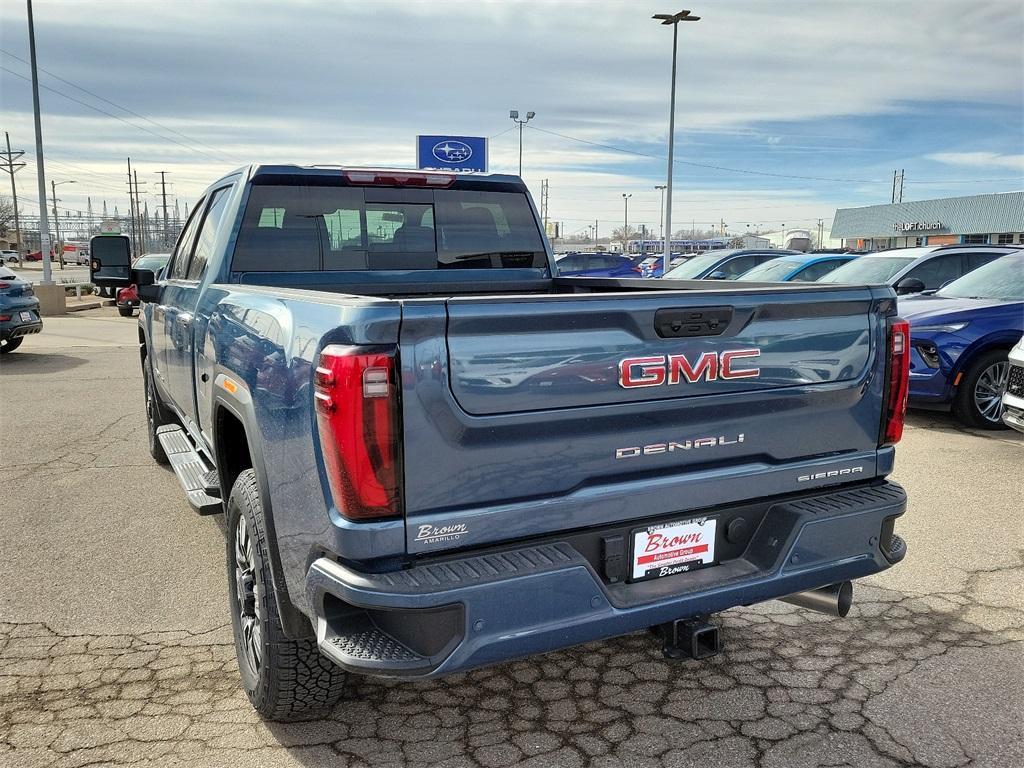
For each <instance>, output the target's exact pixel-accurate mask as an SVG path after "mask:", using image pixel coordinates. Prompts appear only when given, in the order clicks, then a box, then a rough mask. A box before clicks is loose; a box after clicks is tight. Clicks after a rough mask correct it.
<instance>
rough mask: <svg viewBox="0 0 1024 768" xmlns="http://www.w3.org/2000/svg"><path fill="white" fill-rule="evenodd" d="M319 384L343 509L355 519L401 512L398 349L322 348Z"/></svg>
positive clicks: (318, 400)
mask: <svg viewBox="0 0 1024 768" xmlns="http://www.w3.org/2000/svg"><path fill="white" fill-rule="evenodd" d="M313 384H314V395H313V398H314V403H315V405H316V421H317V426H318V428H319V432H320V446H321V448H322V449H323V454H324V465H325V467H326V469H327V478H328V480H329V482H330V485H331V493H332V494H333V496H334V504H335V506H337V508H338V511H339V512H340V513H341V514H342V515H344V516H345V517H347V518H349V519H351V520H368V519H376V518H382V517H394V516H396V515H399V514H401V511H402V510H401V498H400V496H401V493H400V488H399V468H398V460H399V459H398V448H399V446H398V443H399V440H400V437H401V436H400V434H399V432H398V430H399V423H398V389H397V384H396V380H395V358H394V353H393V352H390V351H389V352H381V351H367V348H366V347H344V346H340V345H337V344H332V345H330V346H328V347H326V348H325V349H324V351H323V352H321V353H320V363H319V365H318V366H317V369H316V372H315V373H314V375H313Z"/></svg>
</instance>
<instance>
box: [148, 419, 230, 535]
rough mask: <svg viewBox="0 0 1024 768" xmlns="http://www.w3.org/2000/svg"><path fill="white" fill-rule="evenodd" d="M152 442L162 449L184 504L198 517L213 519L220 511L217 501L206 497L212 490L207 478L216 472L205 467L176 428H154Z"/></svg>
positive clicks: (186, 439)
mask: <svg viewBox="0 0 1024 768" xmlns="http://www.w3.org/2000/svg"><path fill="white" fill-rule="evenodd" d="M156 438H157V440H159V441H160V445H161V446H163V449H164V453H166V454H167V460H168V461H169V462H170V463H171V469H173V470H174V474H175V475H176V476H177V478H178V482H179V483H181V487H182V489H184V491H185V495H186V496H187V497H188V503H189V504H191V505H192V507H193V508H194V509H195V510H196V511H197V512H198V513H199V514H201V515H214V514H217V513H218V512H220V511H222V507H221V501H220V498H218V497H217V496H214V495H212V494H210V493H209V491H210V490H212V488H211V487H210V484H209V482H208V476H209V475H210V473H211V472H212V473H213V474H214V476H215V475H216V471H215V470H212V469H210V468H209V467H207V466H206V462H204V461H203V458H202V457H201V456H200V455H199V453H198V452H197V451H196V449H195V448H193V447H192V443H191V442H190V441H189V439H188V435H186V434H185V430H183V429H182V428H181V427H179V426H178V425H176V424H165V425H164V426H162V427H159V428H157V430H156Z"/></svg>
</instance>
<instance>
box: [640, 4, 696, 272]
mask: <svg viewBox="0 0 1024 768" xmlns="http://www.w3.org/2000/svg"><path fill="white" fill-rule="evenodd" d="M651 18H653V19H656V20H657V21H660V22H661V23H662V25H664V26H669V25H671V27H672V92H671V95H670V97H669V111H668V178H667V179H666V181H665V187H666V190H667V194H666V195H665V197H667V198H668V199H667V200H666V202H665V257H664V258H665V265H664V267H663V269H662V274H666V273H667V272H668V266H669V261H670V260H671V258H672V256H671V251H672V248H671V238H672V170H673V167H672V166H673V163H674V162H675V160H674V159H673V157H672V153H673V150H674V149H675V137H676V48H677V44H678V41H679V22H680V21H700V16H691V15H690V12H689V11H679V13H656V14H655V15H654V16H652V17H651Z"/></svg>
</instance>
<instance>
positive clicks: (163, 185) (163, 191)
mask: <svg viewBox="0 0 1024 768" xmlns="http://www.w3.org/2000/svg"><path fill="white" fill-rule="evenodd" d="M157 173H159V174H160V196H161V197H163V200H164V228H163V232H162V233H161V235H160V247H161V248H162V249H163V250H165V251H166V250H168V243H167V241H168V239H169V238H168V234H169V232H168V229H167V183H166V180H165V179H164V176H166V175H167V171H157ZM545 223H546V222H545Z"/></svg>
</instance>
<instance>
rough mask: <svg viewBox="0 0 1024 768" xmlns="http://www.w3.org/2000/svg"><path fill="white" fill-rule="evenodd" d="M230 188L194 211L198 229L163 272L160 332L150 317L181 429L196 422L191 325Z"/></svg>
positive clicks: (192, 324)
mask: <svg viewBox="0 0 1024 768" xmlns="http://www.w3.org/2000/svg"><path fill="white" fill-rule="evenodd" d="M230 189H231V186H230V185H228V186H225V187H221V188H220V189H217V190H215V191H214V192H213V193H212V194H211V195H210V197H209V199H208V201H207V205H206V209H205V211H200V212H199V214H198V215H197V216H196V220H197V221H198V222H199V225H198V228H197V229H196V231H195V237H194V240H190V239H189V233H188V232H186V233H185V235H184V236H183V237H182V240H181V242H180V243H179V251H178V252H175V254H174V259H173V260H172V263H171V265H170V267H169V268H168V275H167V284H166V285H165V287H164V290H163V293H162V295H161V297H160V305H159V306H158V307H157V308H156V309H157V313H159V314H160V315H161V316H162V329H161V328H159V327H157V322H158V321H157V319H156V314H157V313H154V336H155V337H158V338H159V337H160V336H161V335H162V337H163V348H162V349H161V350H159V353H160V354H161V356H162V359H161V360H160V364H161V366H162V371H161V376H162V381H163V384H164V389H165V390H166V392H167V395H168V396H169V397H170V399H171V400H172V401H173V402H174V404H175V405H176V406H177V408H178V410H179V412H180V414H181V417H182V419H183V420H184V421H185V422H186V425H187V426H188V425H190V424H195V421H196V403H195V386H194V383H195V382H194V376H193V375H194V370H195V367H194V358H195V327H194V322H193V321H194V319H195V312H196V306H197V305H198V303H199V293H200V285H201V283H202V278H203V277H204V276H205V274H206V265H207V262H208V261H209V260H210V257H211V256H212V254H213V248H214V244H215V242H216V236H217V228H218V226H219V224H220V222H221V219H222V218H223V215H224V209H225V207H226V206H227V200H228V192H229V191H230ZM197 207H198V206H197ZM190 226H191V222H190ZM189 250H191V253H189ZM161 330H162V333H161Z"/></svg>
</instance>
